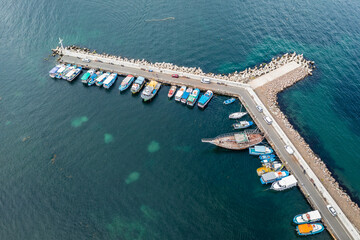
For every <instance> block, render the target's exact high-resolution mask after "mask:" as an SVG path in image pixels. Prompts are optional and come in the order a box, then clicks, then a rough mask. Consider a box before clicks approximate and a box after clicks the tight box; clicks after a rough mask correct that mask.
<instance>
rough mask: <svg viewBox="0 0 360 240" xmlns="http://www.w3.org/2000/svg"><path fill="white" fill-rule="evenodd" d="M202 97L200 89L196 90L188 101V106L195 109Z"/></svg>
mask: <svg viewBox="0 0 360 240" xmlns="http://www.w3.org/2000/svg"><path fill="white" fill-rule="evenodd" d="M199 95H200V89H198V88H195V89H194V90H193V91H192V93H191V94H190V96H189V97H188V99H187V103H186V104H187V105H188V106H190V107H193V106H194V105H195V103H196V101H197V99H198V97H199Z"/></svg>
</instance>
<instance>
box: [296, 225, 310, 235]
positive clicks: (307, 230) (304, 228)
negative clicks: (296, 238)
mask: <svg viewBox="0 0 360 240" xmlns="http://www.w3.org/2000/svg"><path fill="white" fill-rule="evenodd" d="M298 228H299V232H300V233H310V232H311V231H312V230H313V226H312V225H311V224H301V225H299V226H298Z"/></svg>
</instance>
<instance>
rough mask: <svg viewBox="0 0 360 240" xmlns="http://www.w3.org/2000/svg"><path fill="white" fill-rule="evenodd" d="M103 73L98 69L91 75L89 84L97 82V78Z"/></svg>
mask: <svg viewBox="0 0 360 240" xmlns="http://www.w3.org/2000/svg"><path fill="white" fill-rule="evenodd" d="M102 74H103V72H102V71H97V72H96V73H94V74H93V75H91V76H90V79H89V81H88V86H91V85H93V84H94V83H95V82H96V79H97V78H98V77H100V76H101V75H102Z"/></svg>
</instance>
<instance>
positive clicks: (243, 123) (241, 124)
mask: <svg viewBox="0 0 360 240" xmlns="http://www.w3.org/2000/svg"><path fill="white" fill-rule="evenodd" d="M253 124H254V122H252V121H240V122H237V123H234V124H233V125H232V126H233V128H234V129H235V130H237V129H244V128H248V127H250V126H252V125H253Z"/></svg>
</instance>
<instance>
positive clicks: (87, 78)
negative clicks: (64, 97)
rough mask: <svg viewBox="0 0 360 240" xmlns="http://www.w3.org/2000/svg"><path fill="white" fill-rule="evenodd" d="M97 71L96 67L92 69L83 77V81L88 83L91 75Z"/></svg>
mask: <svg viewBox="0 0 360 240" xmlns="http://www.w3.org/2000/svg"><path fill="white" fill-rule="evenodd" d="M94 73H95V69H90V70H88V71H87V72H86V73H84V75H82V77H81V82H82V83H84V84H87V83H88V82H89V79H90V77H91V76H92V75H93V74H94Z"/></svg>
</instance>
